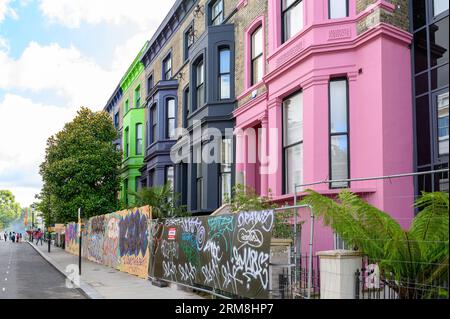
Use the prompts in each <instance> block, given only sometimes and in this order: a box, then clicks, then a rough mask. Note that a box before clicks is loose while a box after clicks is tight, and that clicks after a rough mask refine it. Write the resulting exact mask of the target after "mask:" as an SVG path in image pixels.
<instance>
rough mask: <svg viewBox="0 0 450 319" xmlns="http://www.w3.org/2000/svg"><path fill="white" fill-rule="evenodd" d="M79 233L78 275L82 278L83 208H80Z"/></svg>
mask: <svg viewBox="0 0 450 319" xmlns="http://www.w3.org/2000/svg"><path fill="white" fill-rule="evenodd" d="M78 231H79V232H80V235H79V236H80V244H79V247H78V274H79V275H80V276H81V242H82V237H83V235H82V234H83V232H82V231H81V208H78Z"/></svg>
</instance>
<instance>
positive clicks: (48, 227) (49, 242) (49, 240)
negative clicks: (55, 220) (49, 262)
mask: <svg viewBox="0 0 450 319" xmlns="http://www.w3.org/2000/svg"><path fill="white" fill-rule="evenodd" d="M47 232H48V252H49V253H50V245H51V242H52V235H51V234H50V210H49V211H48V225H47Z"/></svg>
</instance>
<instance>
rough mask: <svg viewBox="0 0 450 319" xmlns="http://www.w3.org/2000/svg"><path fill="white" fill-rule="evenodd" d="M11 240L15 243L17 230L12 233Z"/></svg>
mask: <svg viewBox="0 0 450 319" xmlns="http://www.w3.org/2000/svg"><path fill="white" fill-rule="evenodd" d="M11 241H12V242H13V243H15V242H16V233H15V232H13V233H12V235H11Z"/></svg>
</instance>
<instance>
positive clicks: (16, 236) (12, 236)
mask: <svg viewBox="0 0 450 319" xmlns="http://www.w3.org/2000/svg"><path fill="white" fill-rule="evenodd" d="M3 238H4V239H5V241H8V239H9V240H10V241H12V242H13V243H20V242H21V241H22V238H23V235H22V233H16V232H9V234H8V233H7V232H4V233H3ZM0 239H1V238H0Z"/></svg>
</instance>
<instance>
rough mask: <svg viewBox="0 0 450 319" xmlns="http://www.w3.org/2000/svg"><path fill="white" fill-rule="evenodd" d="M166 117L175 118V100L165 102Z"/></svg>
mask: <svg viewBox="0 0 450 319" xmlns="http://www.w3.org/2000/svg"><path fill="white" fill-rule="evenodd" d="M167 116H168V117H169V118H171V117H175V100H173V99H170V100H168V101H167Z"/></svg>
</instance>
